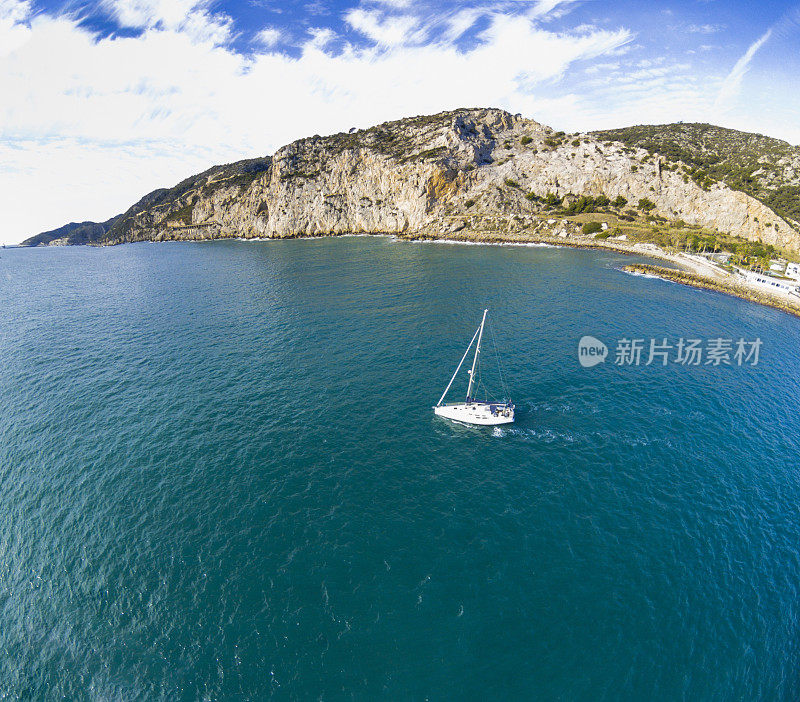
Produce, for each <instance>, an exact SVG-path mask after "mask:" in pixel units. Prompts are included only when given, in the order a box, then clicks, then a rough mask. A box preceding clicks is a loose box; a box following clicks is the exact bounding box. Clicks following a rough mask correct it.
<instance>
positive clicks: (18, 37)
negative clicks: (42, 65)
mask: <svg viewBox="0 0 800 702" xmlns="http://www.w3.org/2000/svg"><path fill="white" fill-rule="evenodd" d="M30 14H31V4H30V2H29V0H22V1H21V2H18V0H0V57H3V56H7V55H8V54H10V53H11V52H12V51H15V50H16V49H18V48H19V47H20V46H22V45H23V44H24V43H25V42H26V41H27V39H28V36H29V34H30V29H29V27H28V25H27V21H28V18H29V16H30Z"/></svg>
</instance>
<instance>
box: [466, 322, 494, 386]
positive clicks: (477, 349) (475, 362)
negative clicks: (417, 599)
mask: <svg viewBox="0 0 800 702" xmlns="http://www.w3.org/2000/svg"><path fill="white" fill-rule="evenodd" d="M488 311H489V310H484V311H483V319H482V320H481V326H480V329H478V345H477V346H476V347H475V358H473V359H472V370H471V371H470V372H469V385H467V402H469V398H470V397H472V383H473V382H474V380H475V366H476V365H478V354H479V353H480V352H481V339H482V338H483V325H484V324H485V323H486V313H487V312H488Z"/></svg>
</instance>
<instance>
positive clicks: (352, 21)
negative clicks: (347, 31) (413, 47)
mask: <svg viewBox="0 0 800 702" xmlns="http://www.w3.org/2000/svg"><path fill="white" fill-rule="evenodd" d="M345 20H346V21H347V23H348V24H349V25H350V26H351V27H352V28H353V29H355V30H356V31H358V32H361V34H363V35H364V36H365V37H367V38H368V39H371V40H372V41H373V42H375V43H376V44H377V45H378V46H382V47H390V46H401V45H403V44H411V43H414V42H416V41H419V40H421V39H422V38H423V35H422V33H421V32H420V27H419V21H418V20H417V18H416V17H414V16H413V15H410V14H402V15H385V14H383V13H382V12H379V11H377V10H364V9H363V8H356V9H353V10H350V11H349V12H348V13H347V14H346V15H345Z"/></svg>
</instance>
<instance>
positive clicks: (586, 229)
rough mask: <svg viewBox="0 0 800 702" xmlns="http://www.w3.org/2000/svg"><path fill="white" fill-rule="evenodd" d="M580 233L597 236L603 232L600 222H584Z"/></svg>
mask: <svg viewBox="0 0 800 702" xmlns="http://www.w3.org/2000/svg"><path fill="white" fill-rule="evenodd" d="M581 231H582V232H583V233H584V234H586V235H588V234H597V233H598V232H602V231H603V226H602V225H601V224H600V222H586V224H584V225H583V227H581Z"/></svg>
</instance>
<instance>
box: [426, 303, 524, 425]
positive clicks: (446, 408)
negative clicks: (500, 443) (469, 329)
mask: <svg viewBox="0 0 800 702" xmlns="http://www.w3.org/2000/svg"><path fill="white" fill-rule="evenodd" d="M488 312H489V310H484V311H483V318H482V319H481V325H480V326H479V327H478V328H477V329H476V330H475V334H473V336H472V341H470V342H469V346H467V350H466V351H465V352H464V355H463V356H462V357H461V361H459V363H458V366H456V371H455V373H453V377H452V378H450V382H449V383H448V384H447V387H446V388H445V390H444V392H443V393H442V396H441V397H440V398H439V402H437V403H436V406H435V407H434V408H433V411H434V413H435V414H437V415H438V416H440V417H446V418H447V419H452V420H454V421H457V422H464V423H466V424H482V425H495V424H511V423H512V422H513V421H514V405H513V404H511V402H510V401H509V400H507V399H504V400H503V401H502V402H488V401H480V400H477V399H476V398H475V397H474V396H473V394H472V393H473V388H477V387H478V385H476V378H475V376H476V369H477V368H478V358H479V356H480V353H481V342H482V341H483V328H484V326H485V324H486V315H487V313H488ZM476 339H477V341H478V343H477V345H476V346H475V357H474V358H473V359H472V368H470V370H468V371H467V373H468V374H469V383H467V398H466V401H465V402H455V403H449V404H442V403H443V402H444V398H445V397H446V396H447V393H448V391H449V390H450V388H451V386H452V385H453V382H454V381H455V379H456V376H457V375H458V371H460V370H461V366H462V365H464V361H465V360H466V358H467V356H468V355H469V352H470V349H471V348H472V345H473V344H474V343H475V340H476ZM495 351H496V349H495ZM498 364H499V358H498ZM478 382H479V381H478Z"/></svg>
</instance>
